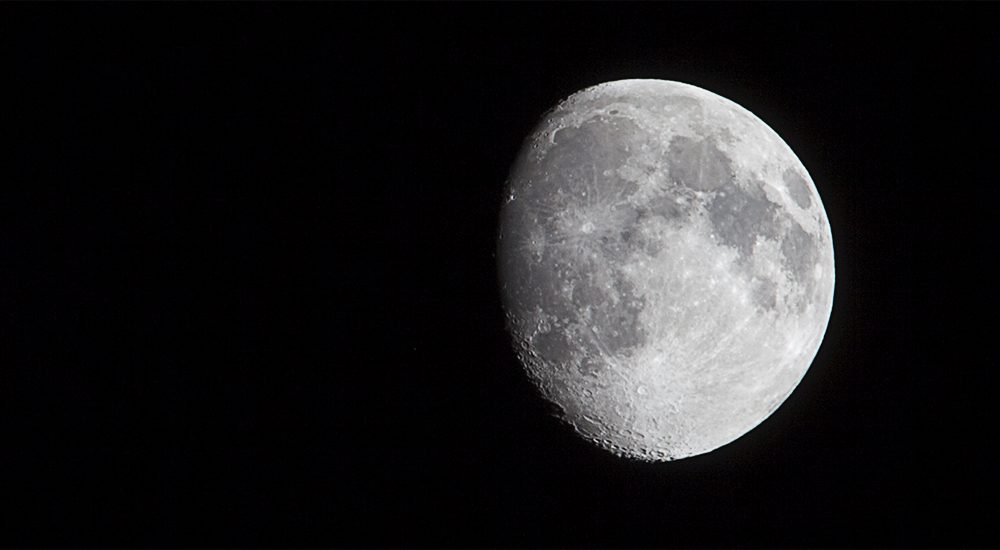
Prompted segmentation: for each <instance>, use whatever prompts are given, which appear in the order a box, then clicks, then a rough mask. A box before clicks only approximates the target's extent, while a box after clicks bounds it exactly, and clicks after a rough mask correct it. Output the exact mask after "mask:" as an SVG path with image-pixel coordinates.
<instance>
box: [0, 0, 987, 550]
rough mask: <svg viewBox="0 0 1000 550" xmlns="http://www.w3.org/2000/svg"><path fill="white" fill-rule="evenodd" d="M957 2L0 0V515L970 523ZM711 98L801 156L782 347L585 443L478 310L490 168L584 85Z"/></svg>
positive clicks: (972, 117) (949, 541)
mask: <svg viewBox="0 0 1000 550" xmlns="http://www.w3.org/2000/svg"><path fill="white" fill-rule="evenodd" d="M996 12H997V10H996V9H995V7H994V6H993V5H991V4H958V5H955V4H949V5H942V4H848V5H844V4H778V5H774V4H758V3H749V4H728V3H683V4H669V3H642V4H598V3H595V4H589V3H588V4H572V3H554V4H530V3H517V4H484V5H479V4H475V5H473V4H438V3H435V4H415V3H414V4H407V3H393V4H367V3H343V4H341V3H330V4H326V3H301V4H267V3H263V4H249V3H248V4H231V3H213V4H174V3H160V4H126V3H90V4H30V5H21V4H17V5H15V4H8V5H5V6H3V7H2V9H0V20H2V21H3V24H2V26H3V27H4V28H5V30H4V31H3V32H2V33H0V91H2V97H3V101H2V102H0V137H2V147H0V361H2V365H3V366H2V368H0V396H2V398H0V517H2V518H3V520H2V522H3V523H4V524H5V526H4V527H2V528H0V545H3V546H7V547H332V548H343V547H390V548H396V547H398V548H430V547H490V548H493V547H501V548H502V547H543V548H548V547H551V548H562V547H609V548H617V547H622V548H625V547H650V548H675V547H692V548H698V547H712V548H715V547H996V546H997V545H998V544H1000V536H998V534H997V527H996V526H997V524H998V521H1000V514H998V510H997V507H998V502H997V497H996V495H997V489H998V484H997V474H996V470H997V468H996V465H995V464H994V462H995V461H994V456H993V452H994V450H995V449H996V448H997V444H998V439H997V435H996V430H997V421H996V419H997V412H996V404H995V395H996V390H997V375H996V372H997V369H998V366H997V361H996V353H995V349H991V348H993V347H994V341H995V339H994V334H995V332H996V327H997V325H996V311H997V310H996V304H995V302H996V296H997V282H996V277H994V276H993V275H992V273H994V268H993V267H992V266H991V264H992V261H993V260H994V259H995V258H994V256H995V247H996V239H995V237H994V232H995V231H994V225H995V220H996V215H995V214H994V212H995V210H996V204H997V203H996V198H997V193H996V187H997V185H998V181H1000V180H998V173H997V170H996V168H995V166H996V165H997V162H998V158H997V153H996V151H997V147H998V138H997V136H998V133H997V130H996V128H997V122H998V121H1000V116H998V113H1000V111H998V107H997V103H996V101H997V99H996V98H997V97H1000V80H998V74H1000V61H998V59H1000V57H998V54H1000V48H998V47H997V46H998V45H1000V39H998V38H997V37H996V36H997V35H996V30H995V27H996V25H995V21H996V20H997V19H996V15H997V13H996ZM624 78H660V79H666V80H677V81H681V82H686V83H689V84H693V85H696V86H699V87H702V88H705V89H707V90H709V91H712V92H714V93H717V94H719V95H722V96H724V97H727V98H729V99H731V100H733V101H735V102H736V103H739V104H740V105H742V106H743V107H745V108H747V109H749V110H750V111H751V112H753V113H754V114H756V115H757V116H758V117H760V118H761V119H762V120H764V121H765V122H766V123H767V124H768V125H769V126H771V127H772V128H773V129H774V130H775V131H776V132H777V133H778V134H779V135H780V136H781V137H782V138H783V139H784V140H785V141H786V142H787V143H788V144H789V145H790V146H791V147H792V149H793V150H794V151H795V152H796V154H797V155H798V156H799V158H800V159H801V160H802V162H803V164H804V165H805V166H806V168H807V169H808V170H809V171H810V173H811V175H812V178H813V180H814V182H815V184H816V186H817V188H818V189H819V192H820V195H821V198H822V200H823V202H824V204H825V206H826V209H827V213H828V215H829V218H830V221H831V226H832V230H833V236H834V246H835V250H836V267H837V287H836V296H835V303H834V310H833V315H832V318H831V320H830V325H829V329H828V331H827V334H826V339H825V341H824V343H823V346H822V348H821V349H820V351H819V353H818V355H817V357H816V360H815V362H814V363H813V366H812V368H811V369H810V371H809V373H808V374H807V376H806V377H805V379H804V380H803V381H802V383H801V384H800V385H799V387H798V389H797V390H796V391H795V392H794V393H793V394H792V395H791V397H790V398H789V399H788V400H787V401H786V402H785V404H784V405H783V406H782V407H780V408H779V409H778V410H777V412H775V413H774V414H773V415H772V416H771V417H770V418H769V419H768V420H766V421H765V422H764V423H763V424H761V425H760V426H759V427H758V428H756V429H755V430H753V431H751V432H750V433H749V434H747V435H746V436H744V437H742V438H740V439H738V440H737V441H735V442H733V443H731V444H729V445H727V446H725V447H723V448H721V449H719V450H717V451H715V452H713V453H710V454H707V455H702V456H699V457H695V458H690V459H685V460H681V461H677V462H673V463H660V464H647V463H641V462H637V461H631V460H626V459H620V458H616V457H614V456H612V455H611V454H608V453H605V452H603V451H600V450H598V449H597V448H595V447H593V446H592V445H591V444H589V443H587V442H586V441H584V440H582V439H581V438H579V437H577V436H576V435H575V434H574V432H573V431H572V430H571V429H570V428H568V427H567V426H565V425H562V424H561V423H560V422H559V421H558V420H557V419H555V418H554V417H553V416H552V415H551V411H552V409H551V408H550V406H549V405H547V404H546V403H545V402H544V401H543V400H542V399H541V398H540V397H539V395H538V394H537V393H536V392H535V391H534V390H533V388H532V387H531V385H530V383H529V382H528V380H527V378H526V377H525V376H524V374H523V373H522V371H521V370H520V366H519V364H518V363H517V359H516V356H515V354H514V352H513V350H512V349H511V346H510V343H509V339H508V336H507V334H506V333H505V330H504V325H503V312H502V310H501V308H500V299H499V294H498V289H497V278H496V273H495V260H494V257H493V253H494V245H495V238H496V229H497V227H496V223H497V216H498V214H499V209H500V204H501V194H502V187H503V184H504V181H505V179H506V177H507V171H508V169H509V168H510V165H511V163H512V161H513V160H514V157H515V155H516V153H517V151H518V149H519V148H520V146H521V141H522V140H523V139H524V138H525V136H527V134H528V133H529V132H530V130H531V129H532V127H533V126H534V125H535V123H536V122H537V121H538V120H539V118H540V117H541V116H542V114H543V113H544V112H545V111H546V110H548V109H549V108H551V107H553V106H554V105H555V104H556V103H557V102H558V101H559V100H561V99H563V98H565V97H567V96H568V95H570V94H572V93H574V92H576V91H578V90H580V89H583V88H586V87H588V86H591V85H594V84H598V83H601V82H605V81H609V80H618V79H624Z"/></svg>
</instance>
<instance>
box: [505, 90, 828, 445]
mask: <svg viewBox="0 0 1000 550" xmlns="http://www.w3.org/2000/svg"><path fill="white" fill-rule="evenodd" d="M497 258H498V269H499V276H500V282H501V289H502V294H503V303H504V309H505V311H506V313H507V321H508V329H509V330H510V332H511V334H512V336H513V338H514V341H515V345H516V349H517V350H518V354H519V358H520V360H521V362H522V363H523V365H524V367H525V369H526V371H527V373H528V375H529V376H530V377H531V379H532V380H533V381H534V382H535V383H536V384H537V386H538V388H539V389H540V391H541V392H542V393H543V394H544V396H545V397H546V398H547V399H549V400H550V401H551V402H553V403H554V404H556V405H557V406H558V408H559V410H560V411H561V412H560V414H561V416H562V417H563V419H564V420H565V421H567V422H568V423H570V424H571V425H572V426H573V427H574V428H575V429H576V430H577V431H578V432H579V433H580V434H581V435H582V436H584V437H586V438H588V439H590V440H592V441H593V442H594V443H596V444H597V445H599V446H601V447H602V448H605V449H607V450H609V451H611V452H614V453H616V454H619V455H625V456H630V457H635V458H641V459H646V460H673V459H678V458H685V457H689V456H694V455H698V454H702V453H706V452H709V451H712V450H714V449H716V448H718V447H720V446H722V445H725V444H727V443H729V442H731V441H733V440H735V439H737V438H739V437H740V436H742V435H743V434H745V433H747V432H748V431H750V430H751V429H753V428H754V427H755V426H757V425H758V424H759V423H760V422H762V421H763V420H764V419H765V418H767V417H768V416H769V415H770V414H771V413H772V412H774V410H775V409H776V408H777V407H778V406H779V405H780V404H781V403H782V402H783V401H784V400H785V399H786V398H787V397H788V395H789V394H790V393H791V392H792V390H794V388H795V387H796V386H797V385H798V383H799V381H800V380H801V379H802V377H803V376H804V375H805V373H806V371H807V369H808V368H809V366H810V364H811V363H812V360H813V358H814V357H815V355H816V353H817V351H818V349H819V346H820V343H821V342H822V339H823V335H824V333H825V332H826V326H827V322H828V320H829V317H830V312H831V308H832V303H833V290H834V261H833V243H832V236H831V232H830V226H829V222H828V220H827V217H826V212H825V211H824V208H823V204H822V201H821V200H820V198H819V195H818V193H817V191H816V187H815V185H814V184H813V182H812V179H811V178H810V176H809V173H808V172H807V171H806V169H805V167H804V166H803V165H802V163H801V162H800V161H799V159H798V158H797V157H796V156H795V154H794V153H793V152H792V150H791V149H790V148H789V147H788V145H787V144H785V142H784V141H782V140H781V138H780V137H778V135H777V134H776V133H775V132H774V131H773V130H771V128H769V127H768V126H767V125H766V124H764V123H763V122H762V121H761V120H760V119H758V118H757V117H755V116H754V115H753V114H751V113H750V112H749V111H747V110H746V109H743V108H742V107H740V106H739V105H737V104H735V103H733V102H731V101H729V100H727V99H724V98H722V97H720V96H717V95H715V94H712V93H711V92H708V91H706V90H703V89H700V88H697V87H694V86H690V85H687V84H682V83H678V82H669V81H661V80H624V81H617V82H610V83H606V84H601V85H599V86H595V87H592V88H588V89H586V90H583V91H581V92H578V93H576V94H574V95H573V96H571V97H570V98H568V99H567V100H565V101H563V102H562V103H560V104H559V105H558V106H557V107H556V108H555V109H553V110H552V111H551V112H550V113H548V114H547V115H546V116H545V118H544V120H543V121H542V122H541V123H540V124H539V125H538V127H537V128H536V130H535V131H534V132H533V133H532V134H531V135H530V136H529V137H528V139H527V140H526V142H525V145H524V147H523V148H522V150H521V153H520V154H519V156H518V158H517V160H516V161H515V163H514V166H513V167H512V169H511V176H510V179H509V181H508V188H507V199H506V201H505V204H504V205H503V209H502V213H501V219H500V236H499V240H498V256H497Z"/></svg>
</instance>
